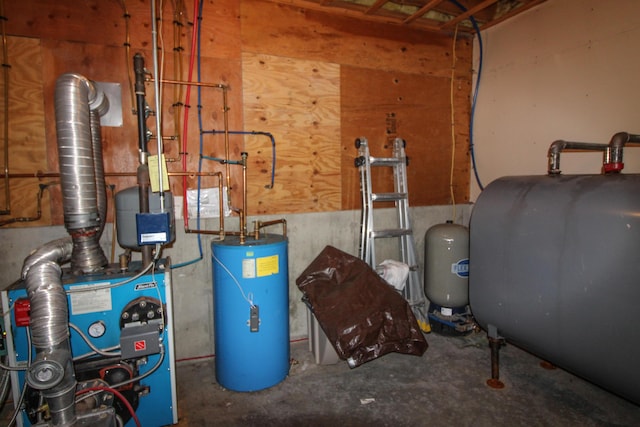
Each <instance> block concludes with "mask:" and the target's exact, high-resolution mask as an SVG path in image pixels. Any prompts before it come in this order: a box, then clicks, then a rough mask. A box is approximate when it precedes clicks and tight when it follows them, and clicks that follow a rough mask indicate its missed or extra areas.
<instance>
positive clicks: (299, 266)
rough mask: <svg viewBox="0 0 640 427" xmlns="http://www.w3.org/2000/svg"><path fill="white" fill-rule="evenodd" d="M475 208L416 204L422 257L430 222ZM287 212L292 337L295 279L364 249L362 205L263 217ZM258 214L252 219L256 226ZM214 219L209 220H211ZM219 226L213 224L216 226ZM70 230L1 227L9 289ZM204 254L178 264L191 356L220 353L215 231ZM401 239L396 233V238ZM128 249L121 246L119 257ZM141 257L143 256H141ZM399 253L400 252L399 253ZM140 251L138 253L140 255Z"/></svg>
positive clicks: (296, 332)
mask: <svg viewBox="0 0 640 427" xmlns="http://www.w3.org/2000/svg"><path fill="white" fill-rule="evenodd" d="M470 212H471V206H470V205H460V206H457V207H456V209H455V212H454V210H453V209H452V207H450V206H431V207H416V208H411V217H412V223H413V229H414V237H415V241H416V250H417V257H418V260H419V262H420V264H421V267H422V263H423V262H424V259H423V258H424V235H425V232H426V231H427V230H428V228H429V227H431V226H432V225H435V224H439V223H442V222H445V221H446V220H449V219H451V218H452V217H453V216H454V215H455V217H456V222H457V223H460V224H467V223H468V221H469V216H470ZM275 218H284V219H286V221H287V236H288V239H289V247H288V251H289V311H290V334H291V338H292V339H295V338H301V337H306V336H307V318H306V312H305V306H304V304H303V303H302V302H301V297H302V294H301V292H300V291H299V290H298V288H297V287H296V284H295V280H296V278H297V277H298V276H299V275H300V273H302V271H303V270H304V269H305V268H306V267H307V266H308V265H309V264H310V263H311V261H313V259H314V258H315V257H316V256H317V255H318V254H319V253H320V252H321V251H322V249H324V247H325V246H327V245H331V246H334V247H336V248H338V249H340V250H342V251H344V252H347V253H349V254H352V255H356V256H357V254H358V246H359V240H360V211H359V210H354V211H338V212H330V213H311V214H295V215H286V216H282V217H260V218H259V219H260V220H262V221H268V220H270V219H275ZM252 220H253V218H249V220H248V221H247V224H248V226H249V228H250V229H251V227H252V222H251V221H252ZM385 221H395V210H394V209H380V210H378V211H376V228H378V224H380V226H383V227H384V225H385ZM206 225H209V224H206ZM212 227H213V226H212ZM177 228H178V231H177V237H176V241H175V242H174V244H173V245H172V246H171V247H170V248H166V249H165V250H164V251H163V256H168V257H171V260H172V263H173V264H174V265H179V264H181V263H185V262H189V261H191V260H194V259H197V258H199V249H198V236H197V235H195V234H185V233H184V231H183V230H182V228H181V227H180V224H177ZM225 228H226V229H228V230H237V229H238V226H237V221H234V219H229V220H228V221H227V222H226V224H225ZM267 231H268V232H274V233H281V229H279V228H278V226H273V229H271V228H269V229H267ZM65 236H67V233H66V231H65V229H64V227H41V228H21V229H4V230H0V239H1V240H2V242H3V244H2V245H1V246H0V271H1V272H2V273H1V275H0V277H1V279H0V288H2V289H4V288H6V287H7V286H9V285H10V284H11V283H13V282H14V281H16V280H17V279H19V276H20V270H21V268H22V262H23V261H24V258H25V257H27V255H29V252H31V251H32V250H33V249H36V248H38V247H40V246H41V245H43V244H45V243H47V242H49V241H51V240H54V239H57V238H60V237H65ZM111 237H112V229H111V227H110V224H109V225H108V226H107V227H106V228H105V231H104V234H103V236H102V247H103V249H104V251H105V253H106V254H107V257H110V256H111V247H112V244H111ZM200 238H201V243H202V250H203V259H202V260H201V261H198V262H194V263H192V264H189V265H186V266H184V267H181V268H176V269H174V270H173V299H174V318H175V323H176V324H175V343H176V357H177V358H178V359H188V358H195V357H202V356H208V355H211V354H214V353H215V348H214V339H213V284H212V278H211V276H212V272H211V241H212V239H214V237H212V236H208V235H201V237H200ZM393 240H395V239H393ZM387 246H389V247H385V245H384V242H383V244H378V245H377V248H378V249H380V250H379V251H378V255H379V256H378V257H377V258H378V259H379V260H382V259H386V258H394V255H393V254H392V253H390V252H392V248H391V246H390V245H387ZM121 252H122V249H121V248H120V247H119V246H117V247H116V250H115V252H114V253H115V259H116V260H117V258H118V254H119V253H121ZM136 257H137V258H136ZM396 258H397V256H396ZM136 259H139V254H134V260H136Z"/></svg>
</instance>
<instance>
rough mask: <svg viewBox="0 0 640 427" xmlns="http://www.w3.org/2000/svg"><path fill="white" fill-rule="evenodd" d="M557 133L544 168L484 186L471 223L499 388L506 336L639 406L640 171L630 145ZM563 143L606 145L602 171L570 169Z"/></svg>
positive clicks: (479, 312) (637, 138) (472, 288)
mask: <svg viewBox="0 0 640 427" xmlns="http://www.w3.org/2000/svg"><path fill="white" fill-rule="evenodd" d="M639 142H640V135H634V134H629V133H626V132H620V133H617V134H615V135H614V136H613V137H612V138H611V141H610V143H609V144H590V143H581V142H567V141H556V142H554V143H553V144H552V145H551V147H550V149H549V170H548V174H547V175H546V176H544V175H542V176H517V177H504V178H500V179H498V180H496V181H494V182H492V183H491V184H490V185H489V186H487V188H486V189H485V190H484V191H483V192H482V193H481V194H480V196H479V198H478V200H477V203H476V206H475V207H474V209H473V213H472V215H471V222H470V260H471V263H470V272H469V299H470V305H471V308H472V311H473V314H474V316H475V318H476V320H477V321H478V323H479V324H480V325H481V326H482V328H483V329H485V330H487V331H488V333H489V341H490V344H491V350H492V364H491V365H492V369H491V371H492V372H491V373H492V376H491V379H489V380H488V381H487V382H488V384H489V385H490V386H492V387H503V386H504V384H503V383H502V382H501V381H500V378H499V366H498V350H499V347H500V345H501V343H502V342H503V341H504V340H507V341H510V342H513V343H515V344H517V345H518V346H521V347H522V348H524V349H526V350H528V351H530V352H532V353H534V354H536V355H538V356H540V357H541V358H543V359H545V360H546V361H548V362H550V363H552V364H554V365H557V366H559V367H561V368H564V369H566V370H568V371H570V372H572V373H574V374H576V375H578V376H581V377H583V378H585V379H587V380H589V381H592V382H593V383H595V384H597V385H599V386H601V387H603V388H605V389H608V390H610V391H612V392H613V393H616V394H618V395H620V396H622V397H624V398H627V399H629V400H631V401H632V402H635V403H636V404H640V387H638V384H640V368H639V367H638V363H637V361H638V360H640V333H639V330H638V328H637V327H636V313H637V301H638V300H639V299H640V287H639V286H638V277H639V276H640V263H638V251H639V250H640V194H639V193H638V189H639V188H640V175H638V174H623V173H621V171H622V168H623V161H622V160H623V159H622V154H623V148H624V147H625V146H626V145H627V144H638V143H639ZM565 149H575V150H581V151H584V150H592V151H601V152H602V153H603V158H604V160H603V167H602V171H603V173H602V174H593V175H563V174H562V173H561V170H560V153H561V151H563V150H565Z"/></svg>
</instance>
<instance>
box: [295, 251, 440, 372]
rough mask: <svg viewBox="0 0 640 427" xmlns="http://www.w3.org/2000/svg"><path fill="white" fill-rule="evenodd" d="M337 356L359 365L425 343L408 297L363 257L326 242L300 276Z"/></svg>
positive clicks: (418, 351)
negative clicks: (372, 267) (328, 244)
mask: <svg viewBox="0 0 640 427" xmlns="http://www.w3.org/2000/svg"><path fill="white" fill-rule="evenodd" d="M296 285H297V286H298V288H299V289H300V290H301V291H302V293H303V298H302V299H303V301H304V302H305V303H306V304H307V305H308V306H309V308H310V309H311V311H312V312H313V313H314V314H315V316H316V319H317V320H318V323H319V324H320V326H321V327H322V329H323V330H324V332H325V334H326V335H327V338H328V339H329V341H330V342H331V344H332V345H333V347H334V348H335V349H336V352H337V354H338V356H339V357H340V358H341V359H343V360H347V361H348V363H349V366H351V367H352V368H353V367H356V366H359V365H361V364H363V363H365V362H368V361H370V360H373V359H375V358H377V357H380V356H382V355H384V354H387V353H390V352H398V353H405V354H412V355H417V356H422V354H424V352H425V351H426V349H427V346H428V344H427V341H426V339H425V338H424V336H423V335H422V332H421V330H420V327H419V326H418V322H417V321H416V318H415V316H414V314H413V312H412V310H411V307H410V306H409V304H408V303H407V301H406V300H405V299H404V298H403V297H402V295H400V294H399V293H398V292H397V291H396V290H395V289H394V288H392V287H391V286H390V285H389V284H388V283H387V282H385V280H384V279H382V278H381V277H380V276H379V275H378V274H377V273H376V272H375V271H374V270H373V269H371V268H370V267H369V265H367V264H366V263H365V262H364V261H362V260H360V259H358V258H356V257H354V256H352V255H349V254H347V253H345V252H342V251H340V250H339V249H336V248H334V247H332V246H327V247H325V248H324V250H323V251H322V252H321V253H320V254H319V255H318V256H317V257H316V259H315V260H313V262H312V263H311V264H310V265H309V266H308V267H307V268H306V270H305V271H304V272H303V273H302V274H301V275H300V277H298V279H297V280H296Z"/></svg>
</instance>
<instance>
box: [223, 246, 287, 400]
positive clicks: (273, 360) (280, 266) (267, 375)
mask: <svg viewBox="0 0 640 427" xmlns="http://www.w3.org/2000/svg"><path fill="white" fill-rule="evenodd" d="M212 268H213V285H214V292H213V295H214V333H215V337H214V338H215V339H214V341H215V352H216V358H215V372H216V380H217V381H218V383H219V384H220V385H221V386H223V387H225V388H227V389H229V390H234V391H240V392H250V391H257V390H262V389H265V388H268V387H271V386H274V385H276V384H278V383H280V382H281V381H283V380H284V379H285V378H286V376H287V374H288V373H289V285H288V282H289V280H288V277H289V271H288V261H287V239H286V237H284V236H280V235H273V234H265V235H263V236H262V237H261V238H260V239H257V240H256V239H250V238H247V241H245V242H244V243H240V239H239V238H238V237H237V236H231V237H227V238H226V239H225V240H224V241H219V242H213V243H212Z"/></svg>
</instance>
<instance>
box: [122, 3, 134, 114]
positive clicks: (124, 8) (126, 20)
mask: <svg viewBox="0 0 640 427" xmlns="http://www.w3.org/2000/svg"><path fill="white" fill-rule="evenodd" d="M120 6H122V12H123V15H122V17H123V18H124V34H125V36H124V43H123V46H124V63H125V68H126V69H127V80H128V82H129V95H130V97H131V112H132V113H133V114H135V113H136V107H135V105H136V98H135V95H134V92H135V91H134V90H133V77H132V75H131V66H130V64H129V61H130V58H131V56H130V55H131V40H130V30H129V28H130V21H131V15H130V14H129V11H128V10H127V5H126V3H125V0H120Z"/></svg>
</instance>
